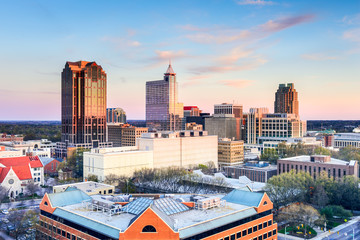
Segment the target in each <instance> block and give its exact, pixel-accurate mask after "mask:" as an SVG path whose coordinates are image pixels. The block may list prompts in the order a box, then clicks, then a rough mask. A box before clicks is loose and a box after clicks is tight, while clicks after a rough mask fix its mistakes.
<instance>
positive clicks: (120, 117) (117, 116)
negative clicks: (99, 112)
mask: <svg viewBox="0 0 360 240" xmlns="http://www.w3.org/2000/svg"><path fill="white" fill-rule="evenodd" d="M106 122H107V123H126V112H125V111H124V110H123V109H122V108H107V109H106Z"/></svg>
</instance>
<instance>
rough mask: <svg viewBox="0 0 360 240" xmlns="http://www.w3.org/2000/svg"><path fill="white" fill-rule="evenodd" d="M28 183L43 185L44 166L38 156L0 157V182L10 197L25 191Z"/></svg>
mask: <svg viewBox="0 0 360 240" xmlns="http://www.w3.org/2000/svg"><path fill="white" fill-rule="evenodd" d="M29 183H34V184H36V185H44V168H43V164H42V163H41V161H40V159H39V157H37V156H35V157H29V156H21V157H11V158H0V184H1V186H2V187H4V188H5V189H6V190H7V192H8V196H9V197H10V198H15V197H17V196H18V195H19V194H20V193H25V191H26V185H28V184H29Z"/></svg>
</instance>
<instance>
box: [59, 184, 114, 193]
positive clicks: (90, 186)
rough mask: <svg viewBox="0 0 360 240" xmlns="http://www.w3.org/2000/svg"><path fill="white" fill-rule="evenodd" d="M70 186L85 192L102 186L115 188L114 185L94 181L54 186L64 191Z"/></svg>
mask: <svg viewBox="0 0 360 240" xmlns="http://www.w3.org/2000/svg"><path fill="white" fill-rule="evenodd" d="M68 187H72V188H76V189H79V190H81V191H83V192H85V193H89V192H93V191H96V190H97V189H100V188H114V186H112V185H109V184H105V183H98V182H92V181H87V182H79V183H70V184H64V185H56V186H54V188H55V189H62V190H63V191H65V190H66V189H67V188H68ZM54 188H53V189H54Z"/></svg>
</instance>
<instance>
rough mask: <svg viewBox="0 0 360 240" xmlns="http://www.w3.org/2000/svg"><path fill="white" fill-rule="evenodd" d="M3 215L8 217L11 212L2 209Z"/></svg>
mask: <svg viewBox="0 0 360 240" xmlns="http://www.w3.org/2000/svg"><path fill="white" fill-rule="evenodd" d="M1 213H2V214H5V215H7V214H9V211H8V210H6V209H1Z"/></svg>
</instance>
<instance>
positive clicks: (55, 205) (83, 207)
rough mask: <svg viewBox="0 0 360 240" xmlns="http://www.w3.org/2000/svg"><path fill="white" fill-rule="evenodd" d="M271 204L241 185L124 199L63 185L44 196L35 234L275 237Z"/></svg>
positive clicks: (212, 239)
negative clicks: (208, 192)
mask: <svg viewBox="0 0 360 240" xmlns="http://www.w3.org/2000/svg"><path fill="white" fill-rule="evenodd" d="M153 196H154V195H153ZM120 198H122V199H123V201H122V202H119V199H120ZM272 208H273V204H272V202H271V201H270V199H269V198H268V196H267V195H266V193H255V192H251V191H243V190H233V191H232V192H230V193H229V194H227V195H224V196H222V197H219V195H214V196H209V195H191V194H186V195H184V194H182V195H171V196H165V195H160V198H156V197H155V198H147V197H136V198H134V199H131V198H130V201H129V196H126V195H124V196H123V197H112V196H103V195H102V196H100V195H93V196H88V195H87V194H85V193H84V192H82V191H80V190H78V189H73V188H68V189H67V190H66V191H65V192H61V193H53V194H46V195H45V196H44V198H43V200H42V202H41V203H40V224H39V227H38V237H37V239H72V240H82V239H90V240H95V239H111V240H114V239H119V240H125V239H141V240H146V239H156V240H162V239H163V240H171V239H183V240H196V239H206V240H219V239H221V240H235V239H242V240H250V239H251V240H267V239H269V240H275V239H277V224H276V223H274V222H273V214H272Z"/></svg>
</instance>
